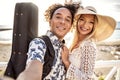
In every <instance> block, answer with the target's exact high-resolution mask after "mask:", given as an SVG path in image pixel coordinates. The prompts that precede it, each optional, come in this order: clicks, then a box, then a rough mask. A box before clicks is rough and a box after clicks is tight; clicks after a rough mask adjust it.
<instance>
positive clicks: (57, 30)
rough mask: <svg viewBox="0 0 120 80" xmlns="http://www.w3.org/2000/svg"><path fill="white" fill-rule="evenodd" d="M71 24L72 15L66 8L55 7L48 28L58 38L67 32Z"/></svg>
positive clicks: (61, 37)
mask: <svg viewBox="0 0 120 80" xmlns="http://www.w3.org/2000/svg"><path fill="white" fill-rule="evenodd" d="M71 26H72V15H71V13H70V11H69V10H68V9H66V8H59V9H57V10H56V11H55V12H54V14H53V17H52V19H51V20H50V28H51V29H50V30H51V31H52V32H53V33H54V34H55V35H56V36H57V37H58V38H59V39H63V37H64V36H65V35H66V34H67V33H68V32H69V30H70V28H71Z"/></svg>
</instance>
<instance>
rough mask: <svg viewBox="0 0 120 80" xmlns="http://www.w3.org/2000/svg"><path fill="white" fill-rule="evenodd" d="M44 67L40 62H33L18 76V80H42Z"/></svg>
mask: <svg viewBox="0 0 120 80" xmlns="http://www.w3.org/2000/svg"><path fill="white" fill-rule="evenodd" d="M42 68H43V65H42V63H41V62H40V61H38V60H33V61H31V62H30V63H29V64H28V65H27V67H26V69H25V70H24V71H23V72H22V73H21V74H20V75H19V76H18V78H17V80H41V79H42Z"/></svg>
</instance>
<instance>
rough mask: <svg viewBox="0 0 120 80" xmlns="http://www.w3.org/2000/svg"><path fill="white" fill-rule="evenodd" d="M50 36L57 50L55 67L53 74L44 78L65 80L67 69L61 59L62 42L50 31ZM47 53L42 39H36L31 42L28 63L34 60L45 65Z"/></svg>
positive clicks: (53, 67)
mask: <svg viewBox="0 0 120 80" xmlns="http://www.w3.org/2000/svg"><path fill="white" fill-rule="evenodd" d="M46 35H47V36H49V38H50V40H51V43H52V44H53V48H54V50H55V59H54V61H53V66H52V69H51V72H50V73H49V74H48V75H47V76H46V77H45V78H44V80H65V73H66V71H65V67H64V64H63V62H62V59H61V46H62V42H61V41H59V40H58V38H57V37H56V36H55V35H54V34H53V33H52V32H50V31H48V32H47V34H46ZM45 52H46V44H45V42H44V41H43V40H42V39H40V38H35V39H33V40H32V41H31V43H30V46H29V51H28V59H27V63H29V62H30V61H32V60H39V61H40V62H41V63H42V64H44V56H45Z"/></svg>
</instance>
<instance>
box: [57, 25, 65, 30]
mask: <svg viewBox="0 0 120 80" xmlns="http://www.w3.org/2000/svg"><path fill="white" fill-rule="evenodd" d="M56 28H57V29H59V30H66V28H64V27H61V26H57V27H56Z"/></svg>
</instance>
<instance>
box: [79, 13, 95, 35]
mask: <svg viewBox="0 0 120 80" xmlns="http://www.w3.org/2000/svg"><path fill="white" fill-rule="evenodd" d="M94 24H95V15H92V14H82V15H81V16H80V18H79V20H78V25H77V29H78V32H79V34H80V35H82V36H87V35H89V33H91V32H92V31H93V28H94Z"/></svg>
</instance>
